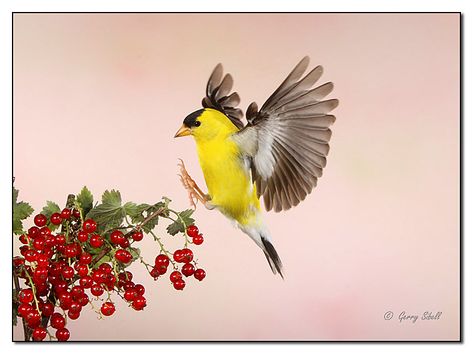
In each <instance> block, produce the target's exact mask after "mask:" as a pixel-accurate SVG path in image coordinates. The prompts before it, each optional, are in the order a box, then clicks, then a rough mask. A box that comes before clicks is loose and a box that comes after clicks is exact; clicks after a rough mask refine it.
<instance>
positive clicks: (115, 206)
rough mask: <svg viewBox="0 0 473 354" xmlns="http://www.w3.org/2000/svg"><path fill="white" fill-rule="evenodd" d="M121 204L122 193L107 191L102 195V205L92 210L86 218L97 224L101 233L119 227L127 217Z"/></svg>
mask: <svg viewBox="0 0 473 354" xmlns="http://www.w3.org/2000/svg"><path fill="white" fill-rule="evenodd" d="M121 203H122V198H121V196H120V192H118V191H115V190H111V191H108V190H107V191H105V192H104V193H103V195H102V204H99V205H97V206H95V207H94V208H92V209H91V210H90V211H89V213H88V214H87V216H86V217H87V218H91V219H94V220H95V221H96V222H97V230H98V231H99V232H103V231H105V230H110V229H112V228H116V227H119V226H120V225H121V224H122V222H123V218H124V217H125V209H124V207H122V205H121Z"/></svg>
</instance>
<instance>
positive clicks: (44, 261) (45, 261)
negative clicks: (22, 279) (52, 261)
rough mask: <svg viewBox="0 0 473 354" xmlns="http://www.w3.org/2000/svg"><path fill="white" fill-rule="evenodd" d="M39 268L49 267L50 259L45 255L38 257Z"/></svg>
mask: <svg viewBox="0 0 473 354" xmlns="http://www.w3.org/2000/svg"><path fill="white" fill-rule="evenodd" d="M36 262H37V263H38V267H47V266H48V265H49V258H48V256H46V255H45V254H38V256H37V257H36Z"/></svg>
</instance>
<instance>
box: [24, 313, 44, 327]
mask: <svg viewBox="0 0 473 354" xmlns="http://www.w3.org/2000/svg"><path fill="white" fill-rule="evenodd" d="M25 320H26V324H27V325H28V327H30V328H36V327H38V326H39V325H40V324H41V315H40V314H39V312H38V310H36V309H33V310H31V311H30V312H28V313H27V314H26V317H25Z"/></svg>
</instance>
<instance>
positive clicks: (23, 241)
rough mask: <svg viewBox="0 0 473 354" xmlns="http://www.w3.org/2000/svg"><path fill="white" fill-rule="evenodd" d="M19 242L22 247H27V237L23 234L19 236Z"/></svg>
mask: <svg viewBox="0 0 473 354" xmlns="http://www.w3.org/2000/svg"><path fill="white" fill-rule="evenodd" d="M20 242H21V243H22V244H24V245H27V244H28V236H26V235H25V234H23V235H21V236H20Z"/></svg>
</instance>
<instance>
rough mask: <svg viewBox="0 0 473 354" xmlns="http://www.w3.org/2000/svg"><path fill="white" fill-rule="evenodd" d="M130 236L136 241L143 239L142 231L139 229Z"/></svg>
mask: <svg viewBox="0 0 473 354" xmlns="http://www.w3.org/2000/svg"><path fill="white" fill-rule="evenodd" d="M131 238H132V239H133V241H136V242H138V241H141V240H142V239H143V233H142V232H141V231H136V232H134V233H133V235H131Z"/></svg>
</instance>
